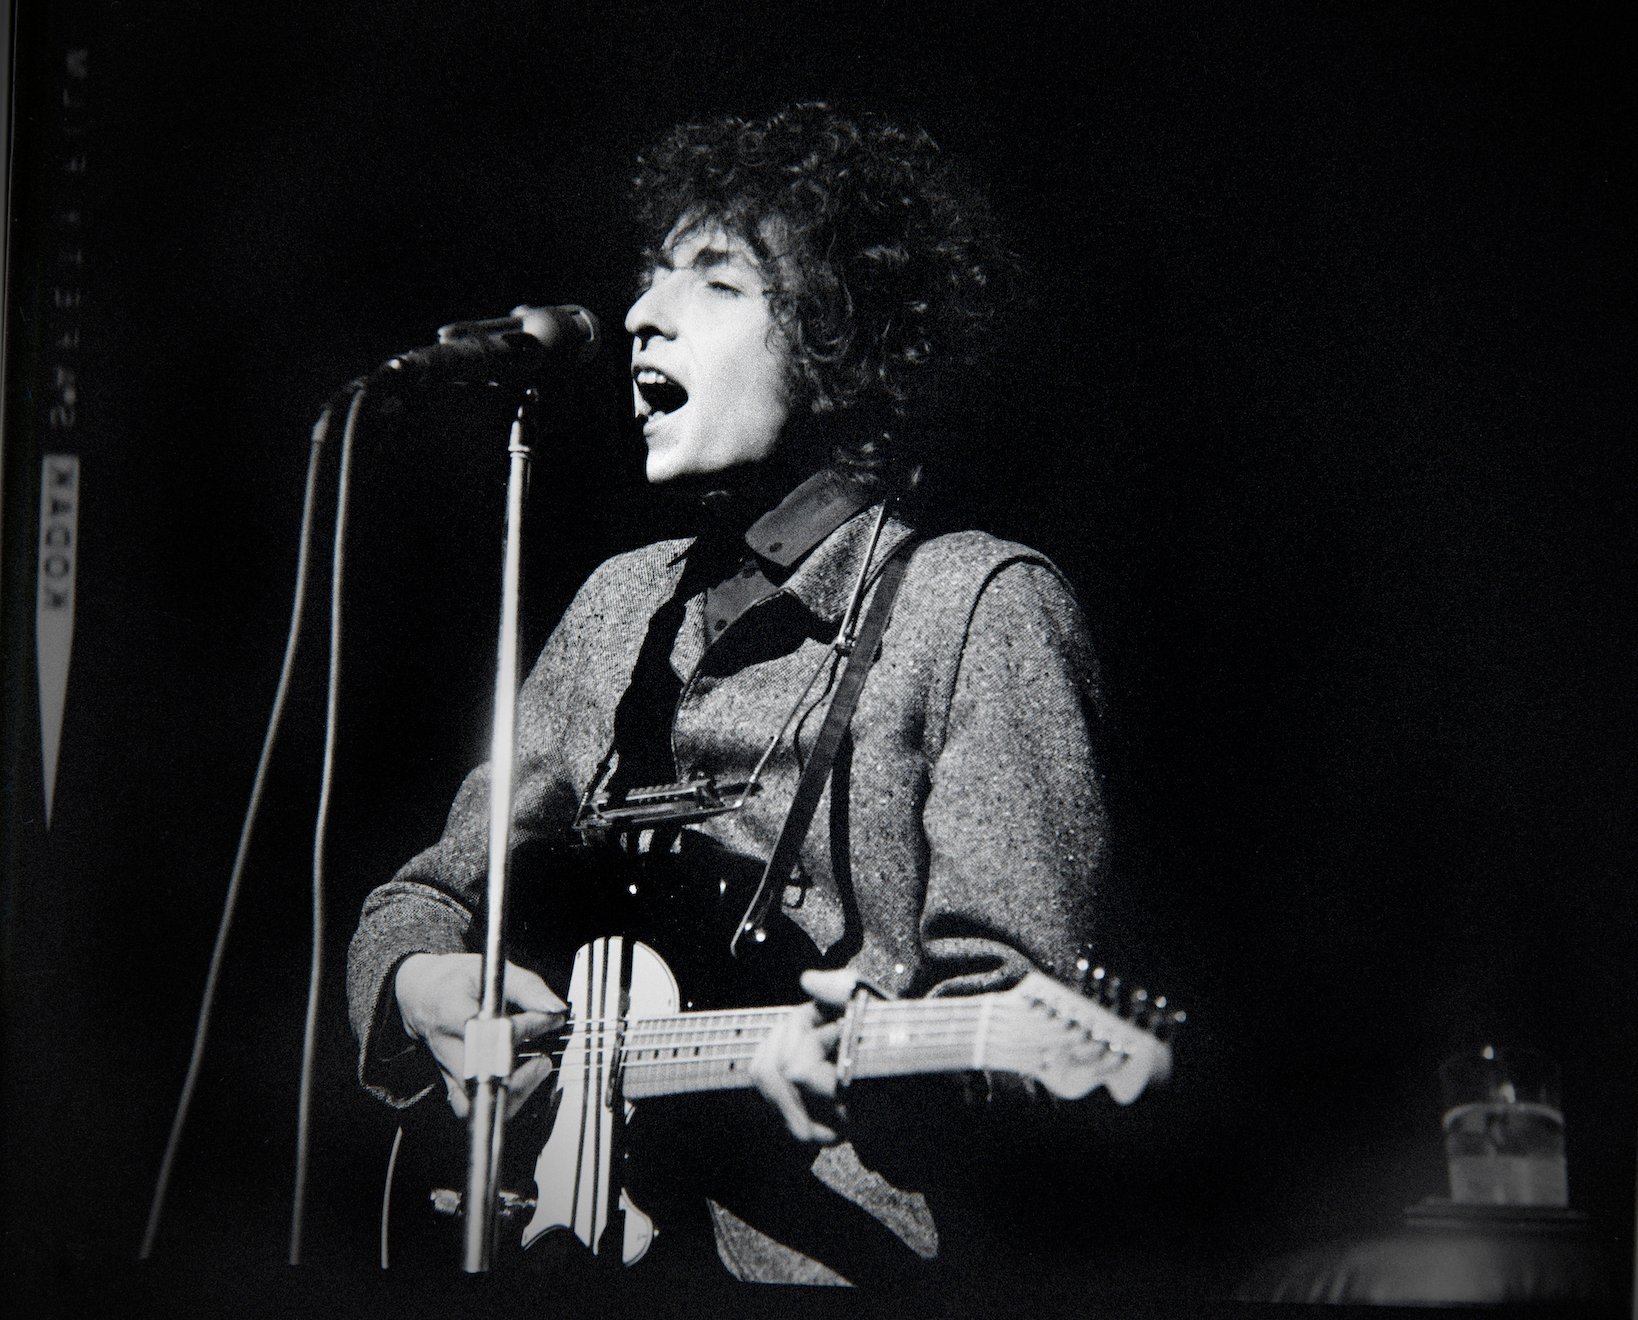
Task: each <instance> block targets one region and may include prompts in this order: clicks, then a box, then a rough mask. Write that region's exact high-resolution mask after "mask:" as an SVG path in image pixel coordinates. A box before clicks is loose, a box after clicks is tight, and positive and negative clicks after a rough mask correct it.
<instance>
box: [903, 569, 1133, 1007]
mask: <svg viewBox="0 0 1638 1320" xmlns="http://www.w3.org/2000/svg"><path fill="white" fill-rule="evenodd" d="M944 692H946V693H947V698H946V699H945V702H944V711H943V730H942V733H943V736H942V744H941V746H940V748H939V751H938V755H937V757H936V759H935V761H934V763H933V766H932V773H931V783H930V787H929V792H928V796H927V799H926V803H925V805H924V808H923V822H922V823H923V828H924V831H925V834H926V842H927V849H928V852H927V859H928V860H927V880H926V890H925V897H924V901H923V905H922V911H921V917H920V922H921V928H920V934H921V942H922V950H923V954H924V957H925V959H926V963H925V965H924V967H923V973H922V980H923V985H922V987H920V988H919V989H920V992H921V993H925V994H970V993H978V992H982V991H987V990H994V989H999V988H1004V987H1005V986H1006V985H1009V984H1011V983H1012V982H1014V981H1016V980H1017V979H1018V978H1019V977H1021V976H1022V975H1023V974H1024V973H1025V972H1026V971H1028V970H1029V969H1030V968H1031V967H1035V968H1039V969H1041V970H1043V971H1045V972H1046V973H1047V974H1049V975H1051V976H1054V977H1057V978H1058V979H1060V980H1070V979H1073V976H1074V968H1075V960H1076V958H1077V957H1078V956H1079V955H1080V954H1081V952H1082V950H1083V948H1084V946H1085V945H1086V943H1087V941H1088V940H1089V939H1090V937H1091V934H1092V920H1093V911H1094V900H1095V898H1096V894H1097V890H1098V886H1099V884H1100V883H1101V881H1102V877H1103V872H1104V870H1105V867H1106V865H1107V855H1108V838H1107V828H1106V820H1105V815H1104V805H1103V793H1102V787H1101V783H1100V777H1099V767H1098V760H1097V741H1096V735H1097V727H1098V723H1099V714H1098V711H1099V697H1098V688H1097V672H1096V665H1095V661H1094V657H1093V654H1092V647H1091V644H1090V640H1089V638H1088V635H1087V629H1086V623H1085V620H1084V618H1083V616H1082V614H1081V610H1080V607H1079V605H1078V604H1077V602H1076V600H1075V598H1074V595H1073V593H1072V592H1071V591H1070V589H1069V587H1068V586H1067V585H1066V584H1065V583H1064V581H1063V579H1062V578H1061V577H1060V576H1059V575H1058V573H1057V571H1056V570H1055V569H1053V568H1052V566H1051V565H1050V564H1048V563H1047V562H1046V561H1044V560H1042V559H1039V558H1035V557H1031V558H1015V559H1012V560H1010V561H1008V562H1005V563H1003V564H1001V565H1000V566H998V567H996V568H995V569H994V570H993V571H992V572H991V573H990V574H989V575H988V577H987V578H986V580H985V581H984V583H983V586H982V587H981V589H980V590H979V591H978V593H977V596H976V599H974V601H973V604H972V608H971V613H970V615H969V616H968V617H967V620H966V626H965V629H964V632H963V635H962V639H961V644H960V646H959V648H958V649H957V651H956V660H955V663H954V669H953V673H950V674H949V675H948V676H947V679H946V681H945V684H944ZM936 697H937V694H936V693H935V711H934V717H935V718H937V710H936Z"/></svg>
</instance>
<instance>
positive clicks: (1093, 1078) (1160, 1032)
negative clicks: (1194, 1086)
mask: <svg viewBox="0 0 1638 1320" xmlns="http://www.w3.org/2000/svg"><path fill="white" fill-rule="evenodd" d="M1080 970H1081V973H1082V984H1083V987H1084V989H1085V993H1077V992H1076V991H1074V990H1071V989H1070V988H1069V987H1068V986H1065V985H1060V984H1059V983H1058V982H1057V981H1054V980H1052V979H1051V978H1050V977H1047V976H1044V975H1042V974H1041V973H1040V972H1031V973H1030V974H1029V975H1027V976H1026V977H1024V979H1023V980H1022V981H1020V982H1019V983H1018V984H1017V985H1016V986H1014V987H1013V988H1012V989H1011V990H1010V991H1008V992H1007V996H1006V997H1007V998H1009V999H1012V1000H1013V1001H1014V1002H1015V1004H1017V1005H1018V1006H1020V1007H1022V1008H1023V1009H1024V1010H1025V1012H1026V1015H1027V1016H1026V1019H1025V1021H1026V1023H1027V1026H1026V1028H1025V1030H1024V1032H1023V1035H1022V1040H1021V1045H1022V1049H1021V1050H1020V1051H1019V1053H1021V1054H1022V1056H1023V1057H1022V1058H1020V1060H1019V1063H1020V1064H1021V1065H1022V1066H1020V1067H1019V1071H1020V1072H1023V1073H1026V1074H1027V1075H1029V1076H1031V1077H1034V1078H1035V1079H1036V1080H1037V1081H1038V1082H1040V1083H1041V1085H1042V1086H1044V1087H1046V1089H1047V1090H1048V1091H1050V1092H1051V1093H1052V1094H1053V1095H1055V1096H1057V1097H1058V1098H1059V1099H1063V1100H1078V1099H1080V1098H1081V1097H1082V1096H1084V1095H1088V1094H1090V1093H1091V1092H1092V1091H1093V1090H1094V1089H1096V1088H1097V1087H1099V1086H1102V1087H1104V1088H1105V1089H1106V1090H1107V1091H1108V1092H1109V1094H1110V1096H1111V1097H1112V1098H1113V1099H1114V1100H1115V1101H1116V1103H1118V1104H1123V1105H1129V1104H1131V1103H1132V1101H1134V1100H1136V1099H1137V1098H1138V1096H1140V1095H1142V1094H1143V1092H1144V1090H1145V1088H1147V1087H1148V1086H1149V1085H1150V1084H1151V1083H1159V1082H1163V1081H1165V1080H1166V1078H1167V1077H1168V1076H1169V1075H1170V1074H1171V1070H1172V1050H1171V1045H1170V1044H1169V1043H1168V1041H1169V1040H1170V1037H1171V1034H1172V1032H1173V1031H1174V1030H1175V1029H1176V1028H1177V1027H1178V1026H1180V1025H1181V1024H1182V1022H1183V1019H1184V1015H1183V1014H1182V1013H1181V1012H1179V1011H1177V1010H1175V1009H1173V1008H1171V1007H1170V1006H1169V1005H1168V1004H1167V1003H1166V1000H1165V997H1164V996H1161V997H1159V998H1153V997H1151V996H1150V995H1149V994H1148V992H1147V991H1144V990H1142V989H1134V990H1130V991H1127V990H1125V989H1124V988H1123V987H1122V985H1121V982H1120V978H1119V977H1114V976H1109V975H1107V974H1106V973H1105V971H1104V969H1103V968H1101V967H1097V968H1094V967H1092V966H1091V965H1090V964H1089V963H1087V962H1086V961H1085V960H1084V959H1083V960H1082V965H1081V967H1080Z"/></svg>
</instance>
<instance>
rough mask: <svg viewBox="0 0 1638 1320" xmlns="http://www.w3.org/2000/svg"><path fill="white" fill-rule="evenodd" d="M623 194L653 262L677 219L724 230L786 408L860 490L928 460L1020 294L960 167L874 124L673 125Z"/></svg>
mask: <svg viewBox="0 0 1638 1320" xmlns="http://www.w3.org/2000/svg"><path fill="white" fill-rule="evenodd" d="M633 193H634V201H635V204H636V214H637V220H638V223H639V224H640V225H641V227H642V230H643V233H644V240H645V244H646V248H645V253H644V257H645V261H646V262H647V263H648V265H649V266H650V267H652V265H653V263H654V260H655V257H656V255H657V254H658V253H659V251H660V249H661V248H662V247H663V245H664V243H665V240H666V238H667V237H668V236H669V235H671V233H672V231H673V229H674V228H676V227H677V226H678V225H679V223H680V224H681V225H682V227H683V230H684V231H685V232H686V231H687V230H689V229H692V228H693V227H695V226H698V225H703V224H716V225H720V226H721V227H722V228H723V229H724V230H725V231H727V232H728V233H729V234H731V235H733V236H734V237H736V238H739V239H740V240H742V241H743V242H745V243H746V244H747V245H748V246H749V247H750V249H751V250H752V251H753V252H754V253H755V254H756V255H757V257H758V259H759V260H760V261H761V263H762V266H763V274H764V277H765V278H766V279H767V280H768V282H769V286H770V290H771V292H770V295H769V296H770V300H771V303H772V310H773V314H774V317H775V319H776V321H777V322H778V324H779V325H780V326H781V328H782V329H783V331H784V332H785V334H786V336H787V338H788V340H789V342H790V345H791V349H792V353H793V359H794V360H793V368H794V374H795V379H796V381H797V382H798V393H799V399H800V401H801V403H802V404H804V405H805V407H806V410H807V412H808V414H809V415H810V416H811V417H812V418H813V419H815V420H817V421H819V422H820V423H821V426H820V427H819V428H818V429H820V430H822V432H823V433H824V434H825V435H826V436H827V437H828V441H829V443H830V446H831V449H832V452H833V455H834V457H835V458H836V460H837V461H839V462H841V463H843V464H844V465H846V466H847V467H849V468H850V469H852V470H853V471H854V472H855V473H856V474H858V475H860V476H864V477H869V478H877V479H891V478H892V477H894V476H895V475H902V474H903V473H904V472H905V471H908V470H910V469H912V468H913V467H914V466H915V465H917V464H919V462H920V461H921V460H922V459H923V458H924V457H926V456H927V454H928V450H929V448H930V442H931V441H933V440H934V439H935V437H937V436H938V435H940V434H941V433H943V432H944V431H945V430H946V429H947V428H948V427H949V426H950V425H951V424H952V421H953V419H954V418H955V417H956V416H958V415H959V410H960V408H961V407H962V397H963V395H964V393H965V388H966V387H968V386H970V385H972V384H973V383H974V380H975V376H976V375H977V373H978V369H979V368H980V367H981V366H982V365H983V363H984V361H985V359H986V356H987V353H986V348H987V345H988V342H989V340H990V339H991V337H992V335H993V333H994V331H995V330H996V328H997V325H998V323H999V321H1000V319H1001V316H1002V314H1003V312H1004V311H1005V310H1006V308H1007V305H1008V304H1009V303H1010V302H1011V301H1012V300H1013V297H1014V292H1015V290H1016V289H1017V287H1018V280H1017V271H1018V265H1017V261H1016V258H1015V257H1014V256H1013V255H1012V254H1011V253H1010V252H1009V251H1008V250H1007V249H1006V247H1005V246H1004V245H1003V244H1002V243H1001V241H1000V239H999V237H998V234H997V230H996V225H995V223H994V220H993V217H992V214H991V211H990V208H989V206H988V204H987V203H986V201H985V199H984V198H983V197H982V196H981V195H980V194H979V192H978V191H977V189H976V188H975V187H974V186H973V185H972V184H971V183H970V182H969V181H968V179H967V178H966V177H965V175H964V174H963V173H962V171H961V170H960V169H959V167H957V166H956V165H955V164H954V163H953V162H952V161H950V160H948V159H947V158H946V157H945V156H944V155H943V154H942V153H941V152H940V151H939V148H938V146H937V145H936V144H935V143H934V141H933V139H932V138H931V137H929V136H928V134H927V133H926V132H924V131H922V130H921V129H917V128H904V127H901V126H899V125H898V124H895V123H892V122H890V121H888V120H886V119H884V118H882V117H880V116H879V115H875V114H869V113H861V114H852V115H850V114H843V113H841V112H839V111H838V110H837V109H835V108H833V107H832V106H830V105H828V104H825V103H822V102H804V103H800V104H797V105H792V106H788V107H786V108H784V109H781V110H778V111H776V112H775V113H773V114H771V115H768V116H766V117H764V118H759V119H743V118H739V117H735V116H729V117H726V118H721V119H716V120H713V121H710V122H706V123H697V124H683V125H680V126H679V127H677V128H674V129H672V130H671V131H670V132H669V133H668V134H666V135H665V137H663V138H662V139H661V140H660V141H659V142H658V143H657V144H656V145H655V146H654V147H653V148H651V149H650V150H648V151H646V152H644V153H643V154H642V155H640V156H639V157H638V159H637V174H636V177H635V178H634V180H633ZM774 244H777V251H776V250H775V248H774V246H773V245H774Z"/></svg>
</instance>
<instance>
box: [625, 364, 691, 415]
mask: <svg viewBox="0 0 1638 1320" xmlns="http://www.w3.org/2000/svg"><path fill="white" fill-rule="evenodd" d="M632 380H633V381H634V382H635V383H636V385H637V397H638V398H639V399H640V400H641V402H640V404H639V405H638V409H637V413H638V415H639V416H640V417H663V416H665V414H666V413H673V412H676V411H677V409H679V408H681V407H682V406H683V404H685V403H687V402H688V391H687V390H685V389H684V388H683V387H682V386H681V385H679V384H677V382H676V381H674V380H672V379H671V377H670V376H668V375H666V374H665V372H663V371H656V370H655V369H654V368H653V367H644V368H642V369H641V370H640V371H638V372H636V373H635V374H634V375H633V376H632Z"/></svg>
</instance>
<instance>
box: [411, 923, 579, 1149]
mask: <svg viewBox="0 0 1638 1320" xmlns="http://www.w3.org/2000/svg"><path fill="white" fill-rule="evenodd" d="M482 976H483V959H482V958H481V957H480V956H479V955H478V954H475V953H416V954H411V955H410V956H409V957H408V958H406V959H404V961H403V962H402V963H401V964H399V967H398V975H397V976H396V978H394V981H393V992H394V994H395V995H396V996H397V998H398V1015H399V1017H400V1018H402V1019H403V1022H404V1030H405V1031H407V1032H408V1033H409V1034H410V1036H411V1037H413V1038H414V1039H416V1040H419V1041H421V1042H422V1043H423V1044H424V1045H425V1046H426V1047H427V1049H428V1051H429V1052H430V1053H431V1054H432V1057H433V1059H434V1060H435V1061H436V1062H437V1064H438V1071H439V1072H441V1073H442V1074H443V1077H444V1090H445V1091H446V1092H447V1093H448V1095H449V1107H450V1108H451V1109H453V1110H454V1111H455V1115H456V1117H458V1118H465V1117H466V1116H467V1112H468V1110H469V1109H470V1107H471V1106H470V1103H469V1101H468V1100H467V1095H466V1078H465V1077H464V1076H463V1075H462V1074H463V1073H464V1071H465V1066H466V1024H467V1022H468V1020H469V1019H471V1018H473V1017H475V1016H477V1012H478V1000H479V992H480V989H481V980H482ZM504 990H505V994H504V998H505V1001H506V1002H505V1005H504V1009H505V1011H506V1012H507V1013H508V1014H509V1015H510V1016H511V1019H512V1039H513V1042H514V1044H515V1045H522V1044H523V1043H525V1042H527V1041H531V1040H535V1039H537V1038H539V1037H541V1036H544V1035H545V1034H547V1033H548V1032H551V1031H555V1030H557V1028H559V1027H561V1026H562V1025H563V1022H564V1019H565V1018H566V1016H567V1009H566V1008H565V1006H564V1003H563V1001H562V1000H561V999H559V998H558V997H557V996H556V995H555V994H553V993H552V991H551V989H550V988H549V987H548V986H547V984H546V982H545V981H543V980H541V979H540V977H539V976H537V975H536V974H535V973H534V972H531V971H530V970H529V969H528V968H526V967H519V966H518V965H517V964H516V963H510V962H509V963H507V964H506V979H505V986H504ZM551 1072H552V1061H551V1059H550V1057H548V1056H547V1055H545V1054H540V1055H536V1056H535V1057H533V1058H529V1059H525V1060H524V1061H523V1062H522V1063H520V1064H518V1066H517V1067H515V1068H514V1069H513V1070H512V1076H511V1079H510V1080H509V1082H508V1083H507V1091H506V1116H507V1117H508V1118H510V1117H511V1116H512V1115H513V1114H514V1113H516V1112H517V1110H518V1107H519V1106H520V1105H522V1104H523V1102H524V1101H525V1100H527V1099H528V1098H529V1097H530V1095H532V1094H533V1093H534V1090H535V1088H536V1087H537V1086H539V1085H540V1084H541V1083H542V1082H544V1081H545V1080H546V1079H547V1078H548V1077H549V1076H551Z"/></svg>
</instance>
